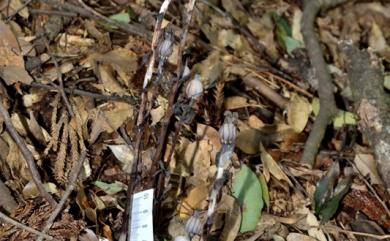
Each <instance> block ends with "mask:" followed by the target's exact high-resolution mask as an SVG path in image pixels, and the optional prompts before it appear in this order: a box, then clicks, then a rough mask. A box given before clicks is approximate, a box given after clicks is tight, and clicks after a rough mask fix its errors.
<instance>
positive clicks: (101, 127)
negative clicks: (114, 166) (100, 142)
mask: <svg viewBox="0 0 390 241" xmlns="http://www.w3.org/2000/svg"><path fill="white" fill-rule="evenodd" d="M132 116H133V106H131V105H129V104H127V103H122V102H108V103H107V104H103V105H101V106H99V107H97V108H96V109H94V110H92V111H91V113H90V116H89V119H92V127H91V134H90V137H89V140H88V141H89V142H90V143H94V142H95V141H96V139H97V138H98V136H99V135H100V133H102V132H103V131H105V132H107V133H112V132H114V131H115V130H116V129H118V128H119V127H120V126H121V125H123V123H124V122H125V121H126V120H127V119H128V118H131V117H132Z"/></svg>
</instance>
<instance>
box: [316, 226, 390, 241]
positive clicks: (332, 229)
mask: <svg viewBox="0 0 390 241" xmlns="http://www.w3.org/2000/svg"><path fill="white" fill-rule="evenodd" d="M314 228H318V227H314ZM319 228H321V229H323V230H327V231H336V232H340V233H346V234H353V235H357V236H363V237H371V238H375V239H379V240H384V239H388V238H390V234H383V235H378V234H371V233H363V232H356V231H350V230H344V229H341V228H339V227H334V226H329V225H320V226H319Z"/></svg>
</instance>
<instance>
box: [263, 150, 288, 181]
mask: <svg viewBox="0 0 390 241" xmlns="http://www.w3.org/2000/svg"><path fill="white" fill-rule="evenodd" d="M260 150H261V160H262V161H263V164H264V172H268V173H271V174H272V176H274V177H275V178H276V179H278V180H279V181H281V180H283V181H286V182H287V183H288V185H290V187H292V186H293V184H292V182H291V181H290V179H289V178H288V176H287V175H286V174H285V173H284V172H283V170H282V168H280V166H279V165H278V164H277V163H276V162H275V160H274V159H273V158H272V156H271V155H270V154H268V152H267V151H266V150H265V148H264V147H263V145H262V144H260ZM264 176H267V175H265V174H264Z"/></svg>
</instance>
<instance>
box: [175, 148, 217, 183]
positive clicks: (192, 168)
mask: <svg viewBox="0 0 390 241" xmlns="http://www.w3.org/2000/svg"><path fill="white" fill-rule="evenodd" d="M211 150H212V146H211V144H210V143H209V142H208V141H207V140H200V141H195V142H191V143H190V144H189V145H188V146H187V147H186V149H185V150H184V152H183V153H182V154H181V155H180V159H181V160H182V162H183V164H182V165H183V169H182V171H184V173H183V174H184V175H190V174H191V173H193V176H194V178H196V179H198V180H201V181H204V182H206V181H207V179H208V178H209V177H210V176H211V175H212V173H210V165H211V156H210V152H211Z"/></svg>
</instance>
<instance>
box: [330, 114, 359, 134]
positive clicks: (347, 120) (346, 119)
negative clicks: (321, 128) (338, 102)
mask: <svg viewBox="0 0 390 241" xmlns="http://www.w3.org/2000/svg"><path fill="white" fill-rule="evenodd" d="M343 125H356V118H355V115H354V114H353V113H351V112H348V111H344V110H339V111H338V113H337V115H336V116H335V117H334V118H333V127H334V128H336V129H338V128H341V127H342V126H343Z"/></svg>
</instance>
